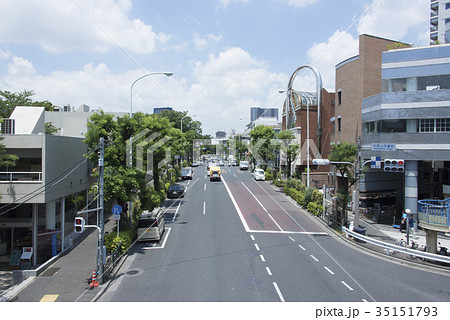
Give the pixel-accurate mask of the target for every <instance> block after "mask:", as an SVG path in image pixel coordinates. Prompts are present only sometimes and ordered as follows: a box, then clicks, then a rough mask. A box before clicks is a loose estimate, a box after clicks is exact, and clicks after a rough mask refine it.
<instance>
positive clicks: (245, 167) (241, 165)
mask: <svg viewBox="0 0 450 320" xmlns="http://www.w3.org/2000/svg"><path fill="white" fill-rule="evenodd" d="M239 169H240V170H248V161H241V162H239Z"/></svg>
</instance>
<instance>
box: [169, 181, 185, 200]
mask: <svg viewBox="0 0 450 320" xmlns="http://www.w3.org/2000/svg"><path fill="white" fill-rule="evenodd" d="M179 197H184V186H183V185H181V184H173V185H171V186H170V187H169V190H168V191H167V198H179Z"/></svg>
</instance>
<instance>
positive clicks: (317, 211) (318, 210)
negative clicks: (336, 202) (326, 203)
mask: <svg viewBox="0 0 450 320" xmlns="http://www.w3.org/2000/svg"><path fill="white" fill-rule="evenodd" d="M307 210H308V211H309V212H311V213H312V214H313V215H315V216H318V215H321V214H322V212H323V206H322V205H321V204H318V203H317V202H310V203H308V207H307Z"/></svg>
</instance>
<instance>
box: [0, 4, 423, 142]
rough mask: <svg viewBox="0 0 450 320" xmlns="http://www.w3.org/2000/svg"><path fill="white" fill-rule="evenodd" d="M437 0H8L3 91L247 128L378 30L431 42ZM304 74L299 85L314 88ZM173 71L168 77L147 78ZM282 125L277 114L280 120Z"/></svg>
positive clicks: (1, 44)
mask: <svg viewBox="0 0 450 320" xmlns="http://www.w3.org/2000/svg"><path fill="white" fill-rule="evenodd" d="M429 5H430V1H429V0H45V1H42V0H19V1H18V0H2V1H0V11H1V12H2V19H1V20H0V90H3V91H10V92H21V91H23V90H34V96H33V97H32V98H33V100H35V101H36V100H37V101H42V100H48V101H50V102H51V103H53V104H54V105H57V106H63V105H71V106H73V107H75V108H78V107H79V106H80V105H82V104H86V105H89V106H90V107H91V109H98V108H101V109H103V110H105V111H110V112H130V109H131V108H132V110H133V112H137V111H142V112H144V113H152V112H153V108H154V107H165V106H168V107H172V108H173V109H174V110H177V111H187V112H188V115H190V116H191V117H193V118H194V119H195V120H198V121H200V122H202V128H203V132H204V133H207V134H212V135H214V133H215V132H216V131H218V130H221V131H227V132H229V131H231V130H232V129H235V130H236V132H242V131H243V130H244V129H245V125H246V124H248V123H249V122H250V107H252V106H258V107H265V108H266V107H270V108H279V109H280V111H279V114H280V116H281V107H282V104H283V101H284V95H283V94H280V93H279V90H285V89H286V87H287V85H288V81H289V77H290V76H291V75H292V73H293V72H294V71H295V70H296V69H297V68H298V67H300V66H303V65H306V64H312V65H314V66H315V67H316V68H317V69H318V70H319V72H320V74H321V77H322V80H323V84H324V87H325V88H326V89H327V90H328V91H329V92H334V90H335V88H334V74H335V66H336V64H338V63H339V62H341V61H343V60H345V59H347V58H350V57H353V56H355V55H357V54H358V37H359V35H360V34H370V35H374V36H377V37H382V38H387V39H392V40H398V41H402V42H406V43H410V44H413V45H415V46H427V45H429V15H430V9H429ZM304 70H306V71H305V72H301V73H299V74H298V75H297V77H296V79H295V80H296V81H295V84H294V89H295V90H301V91H314V90H315V89H314V88H315V77H314V75H313V74H312V73H311V72H310V71H308V69H304ZM158 72H173V75H172V76H171V77H167V76H165V75H162V74H154V75H150V76H146V77H144V78H142V79H140V80H138V81H137V82H136V83H135V84H134V85H133V89H132V90H131V85H132V83H133V82H134V81H135V80H136V79H138V78H139V77H141V76H144V75H146V74H148V73H158ZM280 120H281V119H280Z"/></svg>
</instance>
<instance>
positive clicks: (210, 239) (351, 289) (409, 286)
mask: <svg viewBox="0 0 450 320" xmlns="http://www.w3.org/2000/svg"><path fill="white" fill-rule="evenodd" d="M223 172H224V173H223V180H222V181H221V182H210V181H209V178H208V177H207V176H206V168H205V167H204V166H201V167H198V168H195V170H194V178H193V180H190V181H183V182H182V183H183V184H185V185H186V187H187V191H186V195H185V197H184V198H181V199H175V200H168V201H166V203H165V207H166V209H165V210H166V232H165V234H164V237H163V239H162V240H161V241H160V242H159V243H151V242H143V243H138V244H137V245H136V246H135V247H134V248H133V250H132V251H131V253H130V255H129V257H128V258H127V259H126V261H125V262H124V264H123V266H122V267H121V269H120V270H119V272H118V277H117V278H116V279H115V280H114V281H113V282H112V283H111V285H110V286H109V287H108V289H107V290H106V291H105V293H104V294H103V295H102V296H101V297H100V299H99V300H98V301H173V302H178V301H204V302H209V301H263V302H266V301H275V302H276V301H286V302H289V301H309V302H324V301H333V302H340V301H347V302H362V301H369V302H370V301H377V302H392V301H431V302H439V301H450V289H449V286H448V283H450V278H449V277H448V276H445V275H442V274H437V273H432V272H429V271H425V270H420V269H416V268H411V267H408V266H407V265H401V264H397V263H393V262H392V261H389V260H388V259H385V258H380V257H378V256H374V255H370V254H367V253H366V252H362V251H360V250H359V249H356V248H354V247H352V246H350V245H348V244H346V243H345V241H343V240H341V239H339V238H338V237H336V236H335V235H334V234H333V233H332V232H331V231H330V230H328V229H327V228H326V227H324V226H323V225H322V224H321V223H319V222H317V221H316V220H315V219H313V218H312V217H311V216H310V215H309V214H308V213H306V212H304V211H302V210H300V209H299V207H298V206H297V205H296V204H295V203H293V202H292V201H291V200H290V199H289V198H287V197H286V196H285V195H284V194H282V193H280V192H278V191H276V190H275V189H274V188H273V187H272V186H271V185H270V184H268V183H266V182H260V181H258V182H257V181H254V180H253V179H252V177H251V173H250V172H249V171H240V170H239V168H238V167H227V166H225V167H223Z"/></svg>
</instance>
